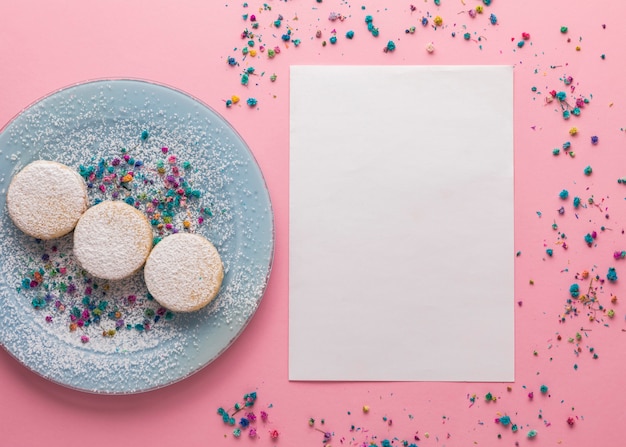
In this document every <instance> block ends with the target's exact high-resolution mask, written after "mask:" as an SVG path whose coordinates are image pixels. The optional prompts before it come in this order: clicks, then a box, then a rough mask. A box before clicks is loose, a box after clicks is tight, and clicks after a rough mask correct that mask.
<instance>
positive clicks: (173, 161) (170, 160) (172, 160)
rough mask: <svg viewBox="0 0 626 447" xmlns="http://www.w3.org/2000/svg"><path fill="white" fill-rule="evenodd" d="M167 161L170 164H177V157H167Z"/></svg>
mask: <svg viewBox="0 0 626 447" xmlns="http://www.w3.org/2000/svg"><path fill="white" fill-rule="evenodd" d="M167 161H168V163H170V164H174V163H176V155H170V156H169V157H167Z"/></svg>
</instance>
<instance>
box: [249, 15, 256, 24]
mask: <svg viewBox="0 0 626 447" xmlns="http://www.w3.org/2000/svg"><path fill="white" fill-rule="evenodd" d="M250 21H251V22H256V16H255V15H254V14H252V15H251V16H250Z"/></svg>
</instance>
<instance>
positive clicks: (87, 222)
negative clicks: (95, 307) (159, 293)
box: [72, 200, 152, 280]
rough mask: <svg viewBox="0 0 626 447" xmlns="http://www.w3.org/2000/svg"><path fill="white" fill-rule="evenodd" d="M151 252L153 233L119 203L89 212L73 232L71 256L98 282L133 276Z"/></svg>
mask: <svg viewBox="0 0 626 447" xmlns="http://www.w3.org/2000/svg"><path fill="white" fill-rule="evenodd" d="M151 248H152V229H151V228H150V224H149V223H148V220H147V219H146V216H145V215H144V214H143V213H142V212H141V211H138V210H136V209H135V208H133V207H132V206H130V205H128V204H126V203H124V202H122V201H119V200H116V201H113V200H107V201H104V202H101V203H99V204H98V205H96V206H92V207H91V208H89V209H88V210H87V212H86V213H85V214H83V215H82V217H81V218H80V220H79V221H78V224H77V225H76V229H75V230H74V244H73V247H72V249H73V252H74V254H75V256H76V258H77V259H78V262H79V263H80V264H81V266H82V267H83V268H84V269H85V270H87V271H88V272H89V273H91V274H92V275H93V276H95V277H97V278H104V279H111V280H120V279H123V278H126V277H128V276H130V275H132V274H133V273H135V272H137V271H138V270H139V269H140V268H141V266H142V265H143V263H144V262H145V260H146V258H147V257H148V254H149V253H150V249H151Z"/></svg>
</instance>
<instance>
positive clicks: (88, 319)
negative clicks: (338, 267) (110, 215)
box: [0, 80, 274, 394]
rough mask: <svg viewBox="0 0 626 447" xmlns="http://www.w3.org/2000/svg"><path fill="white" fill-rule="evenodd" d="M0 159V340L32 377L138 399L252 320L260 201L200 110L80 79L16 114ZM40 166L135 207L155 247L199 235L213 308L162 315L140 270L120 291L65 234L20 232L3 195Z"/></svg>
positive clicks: (172, 94) (236, 150) (265, 204)
mask: <svg viewBox="0 0 626 447" xmlns="http://www.w3.org/2000/svg"><path fill="white" fill-rule="evenodd" d="M0 157H2V162H1V163H0V211H1V213H0V231H1V232H2V243H1V244H0V342H1V343H2V345H3V346H4V348H5V349H6V350H7V351H8V352H9V353H10V354H12V355H13V356H14V357H15V358H16V359H17V360H18V361H19V362H21V363H22V364H24V365H25V366H26V367H27V368H29V369H30V370H32V371H34V372H36V373H37V374H40V375H41V376H43V377H45V378H47V379H49V380H51V381H54V382H56V383H59V384H62V385H65V386H68V387H71V388H74V389H78V390H83V391H89V392H95V393H111V394H126V393H136V392H142V391H147V390H151V389H155V388H159V387H163V386H166V385H168V384H171V383H174V382H176V381H179V380H181V379H184V378H185V377H188V376H189V375H190V374H192V373H194V372H196V371H198V370H199V369H201V368H202V367H204V366H206V365H207V364H209V363H210V362H211V361H213V360H215V359H216V358H217V357H218V356H219V355H220V354H221V353H222V352H224V350H225V349H226V348H227V347H228V346H230V345H231V344H232V343H233V341H234V340H235V339H236V338H237V336H238V335H239V334H240V333H241V332H242V331H243V329H244V328H245V327H246V325H247V324H248V322H249V321H250V319H251V318H252V316H253V315H254V313H255V311H256V309H257V307H258V305H259V302H260V300H261V298H262V296H263V293H264V291H265V288H266V285H267V281H268V278H269V274H270V269H271V263H272V257H273V249H274V227H273V215H272V209H271V203H270V198H269V195H268V191H267V188H266V185H265V182H264V180H263V176H262V174H261V172H260V170H259V167H258V165H257V163H256V161H255V160H254V157H253V156H252V154H251V152H250V150H249V149H248V147H247V146H246V144H245V142H244V141H243V140H242V138H241V137H240V136H239V135H238V134H237V133H236V132H235V130H233V128H232V127H231V126H230V125H229V124H228V123H227V122H226V121H225V120H224V118H222V117H221V116H220V115H218V114H217V113H216V112H215V111H213V110H212V109H211V108H209V107H207V106H206V105H204V104H202V103H201V102H199V101H198V100H196V99H194V98H192V97H190V96H188V95H186V94H184V93H182V92H180V91H177V90H174V89H171V88H169V87H165V86H161V85H157V84H153V83H148V82H145V81H138V80H103V81H94V82H88V83H84V84H80V85H76V86H72V87H68V88H65V89H62V90H60V91H58V92H56V93H53V94H51V95H50V96H47V97H46V98H44V99H42V100H40V101H38V102H36V103H35V104H33V105H32V106H30V107H28V108H27V109H26V110H24V111H23V112H22V113H20V114H19V115H18V116H17V117H16V118H15V119H14V120H12V121H11V122H10V123H9V124H8V125H7V126H6V127H5V128H4V129H3V130H2V133H0ZM38 159H43V160H54V161H58V162H61V163H64V164H66V165H68V166H70V167H72V168H73V169H76V170H77V171H78V172H80V173H81V174H82V175H83V176H84V178H85V179H86V182H87V184H88V187H89V188H88V191H89V200H90V203H91V204H94V203H97V202H98V201H100V200H125V201H127V202H128V203H131V204H133V205H134V206H136V207H138V208H139V209H141V210H142V211H144V212H145V213H146V216H147V218H148V219H149V220H150V221H151V222H152V224H153V228H154V234H155V238H157V240H158V238H160V237H166V236H167V235H168V234H170V233H172V232H175V231H192V232H196V233H199V234H202V235H204V236H206V237H207V238H208V239H209V240H211V241H212V242H213V243H214V245H215V246H216V248H217V249H218V251H219V252H220V254H221V256H222V260H223V263H224V267H225V277H224V282H223V284H222V287H221V290H220V293H219V295H218V296H217V298H216V299H215V300H214V301H213V302H212V303H211V304H210V305H209V306H207V307H206V308H204V309H202V310H200V311H197V312H194V313H188V314H173V313H171V312H169V311H167V309H163V308H161V307H160V306H159V305H158V303H156V302H155V301H154V300H153V299H152V298H151V296H150V295H149V294H148V293H147V290H146V288H145V284H144V282H143V276H142V272H139V273H138V274H136V275H134V276H133V277H131V278H129V279H127V280H124V281H119V282H106V281H100V280H98V279H95V278H91V277H89V275H88V274H87V273H86V272H84V271H83V270H82V269H81V268H80V266H79V265H78V264H77V263H76V262H75V261H74V258H73V255H72V235H71V234H70V235H68V236H65V237H63V238H60V239H57V240H52V241H37V240H35V239H33V238H31V237H28V236H26V235H24V234H23V233H21V232H20V231H19V230H18V229H17V228H16V227H15V226H14V225H13V223H12V222H11V220H10V218H9V217H8V213H7V211H6V190H7V188H8V185H9V183H10V181H11V178H12V176H13V175H14V174H15V173H16V172H18V171H19V170H20V169H21V168H22V167H24V166H25V165H27V164H28V163H29V162H31V161H33V160H38ZM129 174H130V176H131V177H132V179H130V180H129V177H128V175H129ZM124 177H126V181H123V178H124ZM50 181H54V179H51V180H50Z"/></svg>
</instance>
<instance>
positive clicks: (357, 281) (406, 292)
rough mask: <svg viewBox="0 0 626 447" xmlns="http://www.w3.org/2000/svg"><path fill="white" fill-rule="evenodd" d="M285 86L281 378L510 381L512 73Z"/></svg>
mask: <svg viewBox="0 0 626 447" xmlns="http://www.w3.org/2000/svg"><path fill="white" fill-rule="evenodd" d="M290 82H291V84H290V87H291V92H290V95H291V99H290V100H291V102H290V108H291V110H290V130H291V137H290V138H291V140H290V183H289V184H290V190H289V193H290V210H289V213H290V214H289V216H290V222H289V225H290V228H289V231H290V237H289V378H290V380H356V381H365V380H366V381H497V382H503V381H512V380H513V379H514V318H513V317H514V307H513V306H514V296H513V259H514V256H515V255H514V247H513V69H512V67H510V66H293V67H291V81H290Z"/></svg>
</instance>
